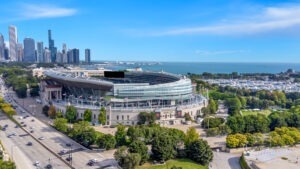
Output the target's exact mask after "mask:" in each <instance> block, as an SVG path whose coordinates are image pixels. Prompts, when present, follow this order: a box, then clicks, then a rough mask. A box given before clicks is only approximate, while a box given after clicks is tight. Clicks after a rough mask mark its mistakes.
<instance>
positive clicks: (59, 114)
mask: <svg viewBox="0 0 300 169" xmlns="http://www.w3.org/2000/svg"><path fill="white" fill-rule="evenodd" d="M63 117H64V116H63V114H62V112H61V111H57V112H56V118H63Z"/></svg>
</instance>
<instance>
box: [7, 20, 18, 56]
mask: <svg viewBox="0 0 300 169" xmlns="http://www.w3.org/2000/svg"><path fill="white" fill-rule="evenodd" d="M8 30H9V57H10V60H11V61H17V43H18V36H17V28H16V27H15V26H13V25H11V26H9V27H8Z"/></svg>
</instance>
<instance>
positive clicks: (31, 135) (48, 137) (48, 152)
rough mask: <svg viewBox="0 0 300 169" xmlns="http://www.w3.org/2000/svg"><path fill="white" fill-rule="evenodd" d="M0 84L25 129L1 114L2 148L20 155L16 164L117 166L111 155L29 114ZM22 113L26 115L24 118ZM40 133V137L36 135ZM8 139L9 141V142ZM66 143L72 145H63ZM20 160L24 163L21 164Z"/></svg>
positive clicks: (81, 166)
mask: <svg viewBox="0 0 300 169" xmlns="http://www.w3.org/2000/svg"><path fill="white" fill-rule="evenodd" d="M1 84H3V82H2V81H1V80H0V85H1ZM1 86H2V89H1V91H2V94H3V95H4V99H5V100H6V101H8V102H11V104H12V105H15V107H17V108H16V111H17V113H18V114H17V115H15V116H14V118H15V119H16V120H17V121H18V122H19V123H22V125H25V127H23V129H24V130H25V131H24V130H23V129H21V128H15V124H14V123H13V122H11V121H10V120H8V119H7V118H6V117H5V116H2V119H1V120H3V121H1V123H0V124H1V125H2V124H4V123H7V124H8V126H9V127H7V129H6V131H4V132H1V135H0V138H1V140H4V141H3V143H4V147H5V148H6V149H10V148H11V149H12V151H11V152H10V151H9V154H10V156H11V157H12V155H14V156H16V158H15V159H17V157H18V158H23V159H22V160H21V161H24V162H20V161H17V160H16V162H17V167H18V168H20V169H22V168H36V166H34V165H33V164H34V163H35V161H39V163H40V166H43V168H44V166H46V165H48V164H49V163H50V164H51V165H52V166H53V168H71V166H72V167H74V168H80V169H81V168H99V167H100V168H118V165H117V163H116V161H115V160H114V159H113V158H105V157H103V156H102V155H101V154H100V153H99V152H96V151H92V150H89V149H87V148H85V147H83V146H82V145H80V144H78V143H76V142H75V141H73V140H72V139H70V138H69V137H67V136H66V135H64V134H62V133H60V132H58V131H57V130H55V129H54V128H52V127H51V126H49V125H48V124H47V123H44V122H42V121H40V120H39V119H38V118H36V117H34V116H32V114H30V113H29V112H27V111H26V110H25V109H24V108H23V107H21V105H19V104H17V103H16V102H15V101H14V98H13V96H12V95H11V94H9V93H8V91H9V90H8V89H6V88H5V87H4V86H3V85H1ZM25 106H26V105H25ZM25 116H29V117H27V118H24V117H25ZM2 122H3V123H2ZM2 126H3V125H2ZM12 133H16V136H12V137H11V138H8V137H7V136H8V135H9V134H12ZM41 137H42V138H43V139H40V138H41ZM9 140H13V141H12V142H11V143H9V142H10V141H9ZM29 141H30V142H32V143H33V145H32V146H27V145H26V144H27V143H28V142H29ZM67 143H68V144H71V145H72V146H71V147H70V146H67V145H66V144H67ZM31 150H32V151H31ZM61 151H65V152H64V154H61V153H60V152H61ZM22 156H23V157H22ZM69 156H72V160H71V161H68V160H67V158H68V157H69ZM49 159H50V160H49ZM90 160H93V161H96V162H95V163H94V165H93V166H89V165H87V164H88V162H89V161H90ZM66 163H67V164H68V165H67V164H66ZM21 164H24V165H23V166H22V165H21ZM25 164H26V167H25ZM20 165H21V166H20Z"/></svg>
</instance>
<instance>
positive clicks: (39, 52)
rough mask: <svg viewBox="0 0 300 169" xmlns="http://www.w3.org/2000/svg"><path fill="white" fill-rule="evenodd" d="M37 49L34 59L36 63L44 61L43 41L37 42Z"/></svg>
mask: <svg viewBox="0 0 300 169" xmlns="http://www.w3.org/2000/svg"><path fill="white" fill-rule="evenodd" d="M36 46H37V51H36V61H37V62H38V63H43V62H45V60H44V44H43V42H37V43H36Z"/></svg>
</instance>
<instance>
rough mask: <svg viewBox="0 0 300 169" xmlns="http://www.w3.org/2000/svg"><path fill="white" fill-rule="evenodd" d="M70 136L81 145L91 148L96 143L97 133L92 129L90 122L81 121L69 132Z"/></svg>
mask: <svg viewBox="0 0 300 169" xmlns="http://www.w3.org/2000/svg"><path fill="white" fill-rule="evenodd" d="M69 136H70V137H71V138H73V139H74V140H75V141H77V142H78V143H79V144H82V145H84V146H85V147H89V146H90V145H91V144H93V143H94V142H95V141H96V138H97V133H96V131H95V129H94V128H92V127H90V124H89V122H87V121H80V122H78V123H74V124H73V128H72V129H71V131H70V132H69Z"/></svg>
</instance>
